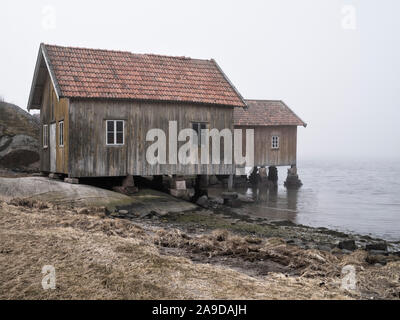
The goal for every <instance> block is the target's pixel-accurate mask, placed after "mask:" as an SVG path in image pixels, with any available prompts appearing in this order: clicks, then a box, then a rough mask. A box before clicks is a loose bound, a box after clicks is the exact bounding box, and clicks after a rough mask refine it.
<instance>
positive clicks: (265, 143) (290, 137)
mask: <svg viewBox="0 0 400 320" xmlns="http://www.w3.org/2000/svg"><path fill="white" fill-rule="evenodd" d="M235 129H243V130H245V129H254V165H255V166H290V165H295V164H296V152H297V126H264V127H263V126H256V127H250V126H235ZM272 136H279V149H272V148H271V139H272ZM244 137H245V135H244V134H243V148H242V149H243V150H245V146H246V141H245V139H244Z"/></svg>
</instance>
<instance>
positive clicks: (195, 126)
mask: <svg viewBox="0 0 400 320" xmlns="http://www.w3.org/2000/svg"><path fill="white" fill-rule="evenodd" d="M206 128H207V126H206V124H205V123H204V122H193V123H192V129H193V130H194V131H196V133H197V139H198V140H197V144H198V145H199V146H200V145H204V144H205V142H206V141H205V137H204V132H203V131H202V130H205V129H206Z"/></svg>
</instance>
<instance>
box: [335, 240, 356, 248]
mask: <svg viewBox="0 0 400 320" xmlns="http://www.w3.org/2000/svg"><path fill="white" fill-rule="evenodd" d="M338 247H339V249H342V250H349V251H354V250H356V249H357V246H356V242H355V241H354V240H343V241H340V242H339V244H338Z"/></svg>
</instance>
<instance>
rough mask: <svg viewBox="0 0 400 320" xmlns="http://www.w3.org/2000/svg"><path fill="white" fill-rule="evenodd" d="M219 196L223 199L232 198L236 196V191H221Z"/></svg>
mask: <svg viewBox="0 0 400 320" xmlns="http://www.w3.org/2000/svg"><path fill="white" fill-rule="evenodd" d="M221 197H222V199H224V200H234V199H237V198H238V193H237V192H222V193H221Z"/></svg>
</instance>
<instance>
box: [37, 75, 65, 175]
mask: <svg viewBox="0 0 400 320" xmlns="http://www.w3.org/2000/svg"><path fill="white" fill-rule="evenodd" d="M52 101H53V104H54V108H53V109H52V108H51V102H52ZM68 109H69V100H68V99H66V98H61V99H60V100H59V101H58V100H57V96H56V94H55V92H54V87H53V85H52V83H51V81H50V78H49V77H47V80H46V82H45V87H44V90H43V98H42V106H41V110H40V122H41V127H40V141H41V142H40V146H41V150H40V170H41V171H44V172H50V129H49V128H50V124H51V123H56V172H57V173H65V174H67V173H68V155H69V136H68V133H69V110H68ZM59 121H64V147H60V145H59V134H60V133H59ZM45 124H47V125H48V143H49V146H48V148H43V125H45Z"/></svg>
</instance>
